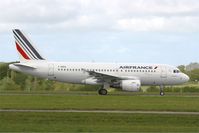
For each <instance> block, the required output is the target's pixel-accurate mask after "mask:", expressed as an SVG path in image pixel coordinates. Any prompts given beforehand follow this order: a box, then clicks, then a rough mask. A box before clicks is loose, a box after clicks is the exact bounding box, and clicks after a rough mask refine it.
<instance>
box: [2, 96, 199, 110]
mask: <svg viewBox="0 0 199 133" xmlns="http://www.w3.org/2000/svg"><path fill="white" fill-rule="evenodd" d="M198 101H199V97H197V96H195V97H192V96H165V97H160V96H145V95H138V96H132V95H108V96H98V95H93V94H88V95H81V94H78V95H74V94H68V95H67V94H66V95H62V94H41V95H37V94H34V95H26V94H22V95H20V94H17V95H9V94H5V95H0V109H51V110H53V109H58V110H59V109H77V110H93V109H95V110H144V111H147V110H150V111H193V112H196V111H199V102H198Z"/></svg>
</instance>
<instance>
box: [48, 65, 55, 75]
mask: <svg viewBox="0 0 199 133" xmlns="http://www.w3.org/2000/svg"><path fill="white" fill-rule="evenodd" d="M48 76H54V64H48Z"/></svg>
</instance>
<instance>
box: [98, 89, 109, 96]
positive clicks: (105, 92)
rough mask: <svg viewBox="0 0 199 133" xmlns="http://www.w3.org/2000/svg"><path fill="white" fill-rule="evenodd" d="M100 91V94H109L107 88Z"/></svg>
mask: <svg viewBox="0 0 199 133" xmlns="http://www.w3.org/2000/svg"><path fill="white" fill-rule="evenodd" d="M98 93H99V94H100V95H107V93H108V92H107V90H106V89H99V90H98Z"/></svg>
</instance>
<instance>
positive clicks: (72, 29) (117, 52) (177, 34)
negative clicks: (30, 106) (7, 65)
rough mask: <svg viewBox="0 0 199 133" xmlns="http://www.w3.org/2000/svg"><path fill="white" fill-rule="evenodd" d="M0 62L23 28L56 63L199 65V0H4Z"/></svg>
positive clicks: (9, 55)
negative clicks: (16, 32) (14, 36)
mask: <svg viewBox="0 0 199 133" xmlns="http://www.w3.org/2000/svg"><path fill="white" fill-rule="evenodd" d="M0 9H1V11H0V46H1V47H0V61H6V62H8V61H16V60H18V55H17V52H16V50H15V45H14V38H13V35H12V32H11V30H12V29H14V28H20V29H22V30H23V31H24V32H25V33H26V34H27V35H28V36H29V38H31V40H32V42H34V44H35V45H36V47H37V49H39V50H40V52H41V53H42V55H43V56H44V57H45V58H46V59H49V60H52V61H95V62H131V63H164V64H171V65H179V64H188V63H190V62H198V61H199V0H1V1H0Z"/></svg>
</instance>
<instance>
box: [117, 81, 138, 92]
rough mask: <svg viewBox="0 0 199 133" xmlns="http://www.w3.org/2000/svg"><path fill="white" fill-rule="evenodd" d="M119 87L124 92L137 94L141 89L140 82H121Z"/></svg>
mask: <svg viewBox="0 0 199 133" xmlns="http://www.w3.org/2000/svg"><path fill="white" fill-rule="evenodd" d="M120 87H121V88H122V90H124V91H132V92H138V91H139V90H140V87H141V82H140V80H122V81H121V83H120Z"/></svg>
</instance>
